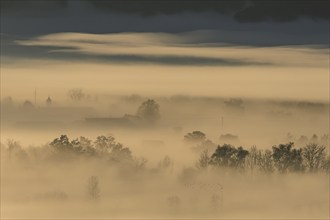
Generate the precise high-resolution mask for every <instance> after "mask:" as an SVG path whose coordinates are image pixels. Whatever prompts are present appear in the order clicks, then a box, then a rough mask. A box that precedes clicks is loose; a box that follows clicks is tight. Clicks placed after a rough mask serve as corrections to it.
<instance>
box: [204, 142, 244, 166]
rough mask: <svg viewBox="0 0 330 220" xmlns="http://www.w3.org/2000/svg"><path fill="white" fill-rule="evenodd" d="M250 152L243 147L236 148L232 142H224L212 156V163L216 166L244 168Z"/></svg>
mask: <svg viewBox="0 0 330 220" xmlns="http://www.w3.org/2000/svg"><path fill="white" fill-rule="evenodd" d="M248 154H249V152H248V151H247V150H244V149H243V148H242V147H238V148H237V149H236V148H235V147H234V146H232V145H230V144H224V145H222V146H218V148H217V149H216V150H215V152H214V153H213V155H212V156H211V164H213V165H216V166H224V167H234V168H242V167H244V163H245V158H246V156H247V155H248Z"/></svg>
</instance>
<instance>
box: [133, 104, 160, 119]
mask: <svg viewBox="0 0 330 220" xmlns="http://www.w3.org/2000/svg"><path fill="white" fill-rule="evenodd" d="M136 115H137V116H139V117H141V118H142V119H144V120H145V121H146V122H148V123H151V124H153V123H156V121H157V120H159V119H160V110H159V104H158V103H157V102H156V101H155V100H153V99H148V100H147V101H145V102H143V103H142V104H141V105H140V107H139V108H138V109H137V112H136Z"/></svg>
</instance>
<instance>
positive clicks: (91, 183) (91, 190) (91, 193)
mask: <svg viewBox="0 0 330 220" xmlns="http://www.w3.org/2000/svg"><path fill="white" fill-rule="evenodd" d="M87 195H88V198H89V199H91V200H98V199H99V198H100V188H99V180H98V177H97V176H91V177H89V179H88V186H87Z"/></svg>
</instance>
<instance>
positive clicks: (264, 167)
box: [257, 150, 274, 173]
mask: <svg viewBox="0 0 330 220" xmlns="http://www.w3.org/2000/svg"><path fill="white" fill-rule="evenodd" d="M257 158H258V167H259V169H260V170H261V171H263V172H264V173H272V172H274V160H273V153H272V152H271V151H270V150H265V151H263V152H262V151H259V153H258V157H257Z"/></svg>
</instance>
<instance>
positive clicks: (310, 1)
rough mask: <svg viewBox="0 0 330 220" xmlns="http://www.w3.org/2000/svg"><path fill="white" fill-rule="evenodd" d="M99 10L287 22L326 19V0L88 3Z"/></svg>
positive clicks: (327, 11)
mask: <svg viewBox="0 0 330 220" xmlns="http://www.w3.org/2000/svg"><path fill="white" fill-rule="evenodd" d="M91 2H92V4H93V5H94V6H96V7H97V8H100V9H102V10H109V11H113V12H121V13H136V14H140V15H144V16H153V15H157V14H177V13H182V12H205V11H209V12H217V13H223V14H229V15H232V16H234V18H235V19H236V20H237V21H241V22H257V21H265V20H273V21H281V22H283V21H291V20H295V19H297V18H299V17H301V16H306V17H311V18H320V19H329V1H327V0H234V1H233V0H220V1H219V0H181V1H173V0H169V1H154V0H140V1H136V0H126V1H113V0H110V1H104V0H98V1H91Z"/></svg>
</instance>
